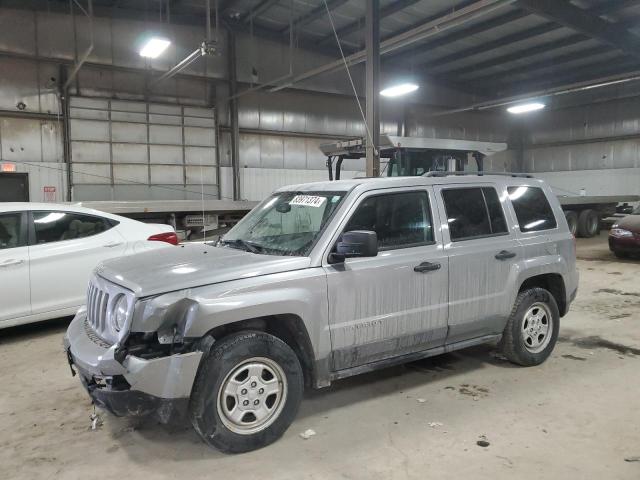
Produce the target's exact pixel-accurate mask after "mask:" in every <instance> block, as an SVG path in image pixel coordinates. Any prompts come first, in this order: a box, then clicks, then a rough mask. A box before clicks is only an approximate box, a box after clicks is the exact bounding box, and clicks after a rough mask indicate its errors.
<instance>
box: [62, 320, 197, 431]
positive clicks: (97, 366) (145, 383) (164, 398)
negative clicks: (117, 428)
mask: <svg viewBox="0 0 640 480" xmlns="http://www.w3.org/2000/svg"><path fill="white" fill-rule="evenodd" d="M85 319H86V313H85V312H83V311H80V312H78V314H77V315H76V317H75V318H74V319H73V321H72V322H71V324H70V325H69V328H68V330H67V333H66V335H65V339H64V345H65V350H66V351H67V357H68V359H69V363H70V365H71V368H72V369H73V370H75V371H77V373H78V375H79V377H80V380H81V382H82V385H83V386H84V387H85V389H86V390H87V392H88V393H89V395H90V396H91V398H92V399H93V400H94V402H95V403H96V405H99V406H101V407H104V408H106V409H107V410H109V411H111V412H112V413H114V414H115V415H119V416H124V415H151V414H156V416H158V418H159V419H160V420H161V421H169V420H171V418H174V417H175V416H177V415H180V414H182V413H183V412H182V411H183V410H185V409H186V405H187V404H188V401H189V397H190V395H191V388H192V386H193V382H194V379H195V376H196V373H197V370H198V366H199V364H200V359H201V357H202V352H200V351H194V352H189V353H183V354H175V355H167V356H163V357H159V358H153V359H148V360H147V359H142V358H139V357H135V356H133V355H128V356H126V358H125V359H124V361H122V363H119V362H118V361H117V360H116V359H115V358H114V354H115V351H116V348H117V345H107V344H105V343H104V342H102V341H100V340H99V339H97V338H96V337H95V335H92V332H91V330H90V327H89V326H88V325H87V324H86V322H85Z"/></svg>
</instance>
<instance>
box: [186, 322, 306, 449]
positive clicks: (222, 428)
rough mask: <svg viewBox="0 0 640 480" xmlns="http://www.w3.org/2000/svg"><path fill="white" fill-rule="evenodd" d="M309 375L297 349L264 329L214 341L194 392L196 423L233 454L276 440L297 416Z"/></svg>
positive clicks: (210, 440)
mask: <svg viewBox="0 0 640 480" xmlns="http://www.w3.org/2000/svg"><path fill="white" fill-rule="evenodd" d="M303 385H304V384H303V373H302V368H301V366H300V362H299V360H298V357H297V356H296V354H295V352H294V351H293V350H292V349H291V348H290V347H289V346H288V345H287V344H286V343H284V342H283V341H282V340H280V339H279V338H277V337H274V336H273V335H269V334H267V333H264V332H243V333H237V334H233V335H229V336H228V337H225V338H223V339H222V340H220V341H219V342H216V343H214V345H213V347H212V348H211V351H210V352H209V355H208V356H207V357H206V358H204V359H203V360H202V364H201V367H200V370H199V372H198V376H197V378H196V383H195V385H194V389H193V392H192V394H191V403H190V414H191V422H192V423H193V426H194V428H195V429H196V431H197V432H198V434H199V435H200V436H201V437H202V439H203V440H204V441H205V442H206V443H208V444H209V445H211V446H213V447H215V448H217V449H218V450H221V451H223V452H228V453H241V452H247V451H250V450H255V449H258V448H261V447H264V446H266V445H269V444H270V443H272V442H274V441H276V440H277V439H278V438H280V436H281V435H282V434H283V433H284V432H285V431H286V430H287V428H288V427H289V425H291V422H292V421H293V419H294V418H295V416H296V413H297V411H298V407H299V405H300V401H301V400H302V394H303V389H304V387H303Z"/></svg>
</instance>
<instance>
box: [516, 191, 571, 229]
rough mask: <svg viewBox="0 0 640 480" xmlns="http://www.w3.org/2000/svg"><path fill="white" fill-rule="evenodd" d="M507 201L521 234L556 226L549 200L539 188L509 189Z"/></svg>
mask: <svg viewBox="0 0 640 480" xmlns="http://www.w3.org/2000/svg"><path fill="white" fill-rule="evenodd" d="M507 191H508V192H509V199H510V200H511V203H512V204H513V209H514V210H515V212H516V217H517V219H518V224H519V225H520V231H521V232H538V231H540V230H551V229H553V228H556V227H557V226H558V224H557V222H556V217H555V215H554V214H553V210H552V208H551V205H550V204H549V200H547V196H546V195H545V194H544V192H543V191H542V189H541V188H539V187H527V186H519V187H509V188H508V189H507Z"/></svg>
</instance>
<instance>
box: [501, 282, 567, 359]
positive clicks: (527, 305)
mask: <svg viewBox="0 0 640 480" xmlns="http://www.w3.org/2000/svg"><path fill="white" fill-rule="evenodd" d="M559 329H560V312H559V310H558V304H557V303H556V300H555V298H554V297H553V295H551V293H550V292H549V291H547V290H545V289H544V288H531V289H528V290H525V291H523V292H520V294H519V295H518V297H517V298H516V302H515V304H514V306H513V310H512V311H511V315H510V317H509V321H508V322H507V326H506V327H505V329H504V333H503V335H502V340H501V341H500V347H501V350H502V353H503V354H504V356H505V357H507V358H508V359H509V360H510V361H511V362H513V363H516V364H518V365H522V366H527V367H528V366H533V365H539V364H541V363H542V362H544V361H545V360H546V359H547V358H548V357H549V355H551V352H552V351H553V347H554V346H555V344H556V341H557V339H558V331H559Z"/></svg>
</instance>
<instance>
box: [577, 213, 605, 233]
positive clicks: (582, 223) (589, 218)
mask: <svg viewBox="0 0 640 480" xmlns="http://www.w3.org/2000/svg"><path fill="white" fill-rule="evenodd" d="M598 233H600V215H598V212H597V211H595V210H593V209H591V208H587V209H586V210H582V211H581V212H580V214H579V215H578V236H580V237H584V238H591V237H595V236H596V235H597V234H598Z"/></svg>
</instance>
